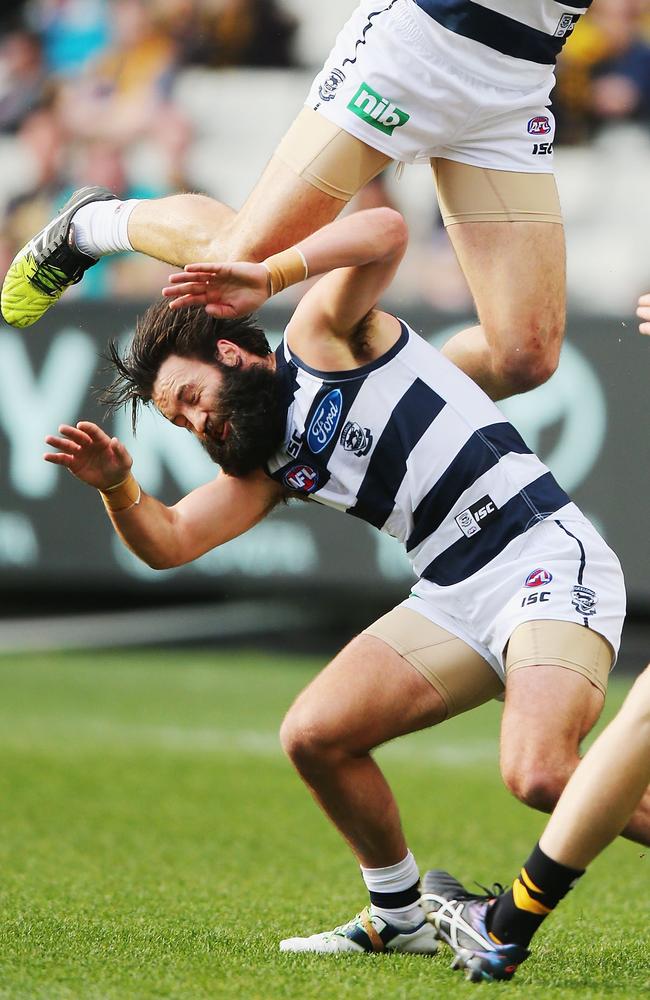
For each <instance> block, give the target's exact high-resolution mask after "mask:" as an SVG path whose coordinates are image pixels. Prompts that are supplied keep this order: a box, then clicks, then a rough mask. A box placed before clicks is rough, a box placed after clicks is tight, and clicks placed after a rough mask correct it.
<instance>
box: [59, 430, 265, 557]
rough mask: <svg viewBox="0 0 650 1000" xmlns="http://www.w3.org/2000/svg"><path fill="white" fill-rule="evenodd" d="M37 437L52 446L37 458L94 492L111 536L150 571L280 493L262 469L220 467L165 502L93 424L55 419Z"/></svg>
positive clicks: (227, 535) (187, 553)
mask: <svg viewBox="0 0 650 1000" xmlns="http://www.w3.org/2000/svg"><path fill="white" fill-rule="evenodd" d="M45 440H46V442H47V444H48V445H49V446H50V447H51V448H53V449H55V450H54V451H51V452H47V453H46V454H45V455H44V456H43V457H44V459H45V461H46V462H51V463H52V464H54V465H60V466H63V467H64V468H67V469H68V470H69V471H70V472H71V473H72V474H73V475H74V476H76V477H77V479H79V480H80V481H81V482H84V483H87V484H88V485H89V486H93V487H95V489H97V490H99V491H100V493H101V495H102V499H103V500H104V504H105V506H106V509H107V512H108V515H109V517H110V519H111V521H112V522H113V527H114V528H115V530H116V532H117V534H118V535H119V536H120V538H121V539H122V541H123V542H124V544H125V545H126V546H127V547H128V548H129V549H131V551H132V552H134V553H135V555H137V556H138V557H139V558H140V559H142V560H143V562H146V563H147V564H148V565H149V566H151V567H152V568H153V569H169V568H170V567H172V566H181V565H183V564H184V563H188V562H191V561H192V560H193V559H197V558H198V557H199V556H201V555H203V554H204V553H205V552H208V551H209V550H210V549H214V548H216V547H217V546H218V545H223V544H224V542H228V541H230V540H231V539H232V538H236V537H237V536H238V535H242V534H243V533H244V532H245V531H248V529H249V528H252V527H253V525H255V524H257V522H258V521H261V520H262V518H263V517H264V516H265V515H266V514H267V513H268V512H269V511H270V510H271V509H272V508H273V507H274V506H275V504H276V503H278V502H279V500H280V499H281V498H282V494H281V489H280V487H279V486H278V485H277V484H276V483H274V482H273V480H271V479H269V478H268V477H267V476H265V475H264V474H263V473H262V472H255V473H252V474H251V475H249V476H247V477H245V478H241V479H235V478H233V477H232V476H227V475H225V473H223V472H222V473H220V474H219V475H218V476H217V478H216V479H214V480H212V481H211V482H209V483H206V484H205V486H200V487H199V488H198V489H196V490H193V491H192V492H191V493H188V495H187V496H185V497H183V499H182V500H180V501H179V502H178V503H177V504H175V505H174V506H172V507H167V506H166V505H165V504H163V503H161V502H160V501H159V500H156V499H155V497H152V496H149V495H148V494H147V493H144V492H143V491H142V490H141V489H140V487H139V485H138V483H137V481H136V480H135V479H134V477H133V473H132V471H131V467H132V464H133V461H132V459H131V456H130V455H129V453H128V451H127V450H126V448H125V447H124V445H123V444H122V443H121V442H120V441H118V439H117V438H111V437H109V435H108V434H106V433H105V432H104V431H103V430H102V429H101V428H100V427H98V426H97V424H93V423H90V422H89V421H81V422H80V423H78V424H77V425H76V427H71V426H69V425H67V424H63V425H61V427H59V434H58V435H50V436H48V437H47V438H46V439H45Z"/></svg>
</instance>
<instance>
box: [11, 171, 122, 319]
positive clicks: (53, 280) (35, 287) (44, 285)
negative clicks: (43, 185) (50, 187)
mask: <svg viewBox="0 0 650 1000" xmlns="http://www.w3.org/2000/svg"><path fill="white" fill-rule="evenodd" d="M114 198H115V195H114V194H112V193H111V192H110V191H107V190H106V188H101V187H85V188H81V189H80V190H79V191H75V193H74V194H73V195H72V197H71V198H69V200H68V201H67V202H66V204H65V205H64V206H63V208H62V209H61V212H60V213H59V214H58V215H57V216H56V217H55V218H54V219H52V221H51V222H49V223H48V224H47V226H45V227H44V228H43V229H42V230H41V231H40V233H38V234H37V235H36V236H35V237H34V238H33V239H31V240H30V241H29V243H27V244H26V246H24V247H23V248H22V250H21V251H20V252H19V253H18V254H17V255H16V257H14V260H13V262H12V264H11V267H10V268H9V270H8V271H7V275H6V277H5V280H4V284H3V286H2V295H1V296H0V308H1V309H2V315H3V317H4V319H5V321H6V322H7V323H9V324H10V325H11V326H16V327H18V328H19V329H24V328H25V327H27V326H32V325H33V324H34V323H36V322H37V321H38V320H39V319H40V318H41V316H42V315H43V314H44V313H46V312H47V310H48V309H49V308H50V307H51V306H53V305H54V304H55V303H56V302H58V301H59V299H60V298H61V296H62V295H63V293H64V292H65V291H66V289H67V288H69V287H70V285H75V284H76V283H77V282H78V281H81V279H82V277H83V275H84V273H85V272H86V271H87V270H88V268H89V267H92V266H93V264H96V263H97V261H96V260H95V258H94V257H89V256H88V255H87V254H85V253H82V252H81V251H80V250H77V248H76V247H75V246H74V244H73V243H72V242H71V240H70V238H69V237H70V227H71V225H72V218H73V216H74V214H75V212H77V211H78V210H79V209H80V208H82V207H83V206H84V205H89V204H90V203H91V202H93V201H110V200H112V199H114Z"/></svg>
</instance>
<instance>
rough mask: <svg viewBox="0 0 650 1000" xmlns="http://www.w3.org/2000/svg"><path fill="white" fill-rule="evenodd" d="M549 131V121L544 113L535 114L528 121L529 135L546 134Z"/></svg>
mask: <svg viewBox="0 0 650 1000" xmlns="http://www.w3.org/2000/svg"><path fill="white" fill-rule="evenodd" d="M551 131H552V129H551V123H550V121H549V120H548V118H547V117H546V115H537V117H536V118H531V119H530V120H529V122H528V134H529V135H548V134H549V132H551Z"/></svg>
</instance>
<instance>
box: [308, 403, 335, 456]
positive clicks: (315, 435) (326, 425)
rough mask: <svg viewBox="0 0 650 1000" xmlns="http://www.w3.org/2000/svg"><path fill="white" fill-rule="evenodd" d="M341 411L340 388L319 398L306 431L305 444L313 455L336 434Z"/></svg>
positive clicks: (321, 449)
mask: <svg viewBox="0 0 650 1000" xmlns="http://www.w3.org/2000/svg"><path fill="white" fill-rule="evenodd" d="M342 411H343V393H342V392H341V390H340V389H332V390H331V392H328V393H327V395H326V396H325V397H324V399H322V400H321V402H320V404H319V406H318V409H317V410H316V412H315V414H314V416H313V417H312V418H311V423H310V425H309V430H308V431H307V445H308V447H309V450H310V451H311V452H312V453H313V454H314V455H318V454H320V452H321V451H323V449H324V448H327V446H328V444H329V443H330V441H331V440H332V438H333V437H334V435H335V434H336V428H337V427H338V425H339V420H340V419H341V413H342Z"/></svg>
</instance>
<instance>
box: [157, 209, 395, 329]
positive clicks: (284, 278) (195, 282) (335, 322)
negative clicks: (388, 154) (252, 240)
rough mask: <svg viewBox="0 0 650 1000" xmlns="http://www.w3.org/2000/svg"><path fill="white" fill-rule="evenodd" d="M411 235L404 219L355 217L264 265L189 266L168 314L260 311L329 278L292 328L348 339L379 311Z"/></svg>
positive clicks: (171, 295) (387, 212)
mask: <svg viewBox="0 0 650 1000" xmlns="http://www.w3.org/2000/svg"><path fill="white" fill-rule="evenodd" d="M407 240H408V231H407V228H406V223H405V222H404V219H403V218H402V216H401V215H400V214H399V212H396V211H394V210H393V209H391V208H374V209H369V210H368V211H365V212H355V213H353V214H352V215H348V216H346V217H345V218H343V219H338V220H337V221H336V222H332V223H331V224H330V225H328V226H324V227H323V229H319V230H318V231H317V232H315V233H314V234H313V235H311V236H308V237H307V239H305V240H302V242H300V243H298V244H296V246H295V247H290V248H289V249H288V250H285V251H283V252H282V253H280V254H275V255H274V256H273V257H270V258H268V259H267V260H266V261H265V262H264V263H262V264H250V263H236V264H189V265H188V266H187V267H186V269H185V271H184V272H182V273H180V274H173V275H171V276H170V284H169V285H168V286H167V287H166V288H164V289H163V295H165V296H166V297H167V298H168V299H169V300H170V305H171V308H180V307H182V306H188V305H193V306H204V307H205V309H206V311H207V312H209V313H210V314H211V315H213V316H223V317H228V316H238V315H243V314H245V313H248V312H252V311H254V310H256V309H258V308H259V307H260V306H261V305H262V304H263V303H264V302H265V301H266V300H267V299H268V298H269V297H270V296H271V295H272V294H275V293H276V292H278V291H280V290H282V289H283V288H285V287H286V286H287V285H288V284H294V283H296V282H297V281H300V280H303V279H304V278H305V277H306V276H309V277H315V276H317V275H321V274H324V275H326V276H325V277H324V278H321V280H320V281H319V282H317V283H316V284H315V285H314V286H313V287H312V288H311V289H310V290H309V291H308V292H307V294H306V295H305V296H304V298H303V300H302V301H301V303H300V306H299V307H298V310H296V316H295V319H294V321H292V326H295V325H296V324H297V323H300V322H305V321H306V320H307V319H308V321H309V323H310V324H311V325H312V326H313V327H314V332H315V333H318V331H319V330H322V329H324V328H325V329H326V330H327V332H328V333H330V334H334V335H338V336H341V337H346V336H348V335H349V334H350V333H351V332H352V331H353V330H355V329H356V327H357V325H358V323H359V321H360V320H361V319H363V317H364V316H366V315H367V313H368V312H369V311H370V310H371V309H372V308H373V307H374V306H375V305H376V303H377V300H378V299H379V297H380V296H381V294H382V292H383V291H384V290H385V288H386V287H387V286H388V285H389V284H390V282H391V280H392V278H393V275H394V274H395V271H396V270H397V268H398V266H399V263H400V261H401V259H402V257H403V255H404V252H405V249H406V244H407Z"/></svg>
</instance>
